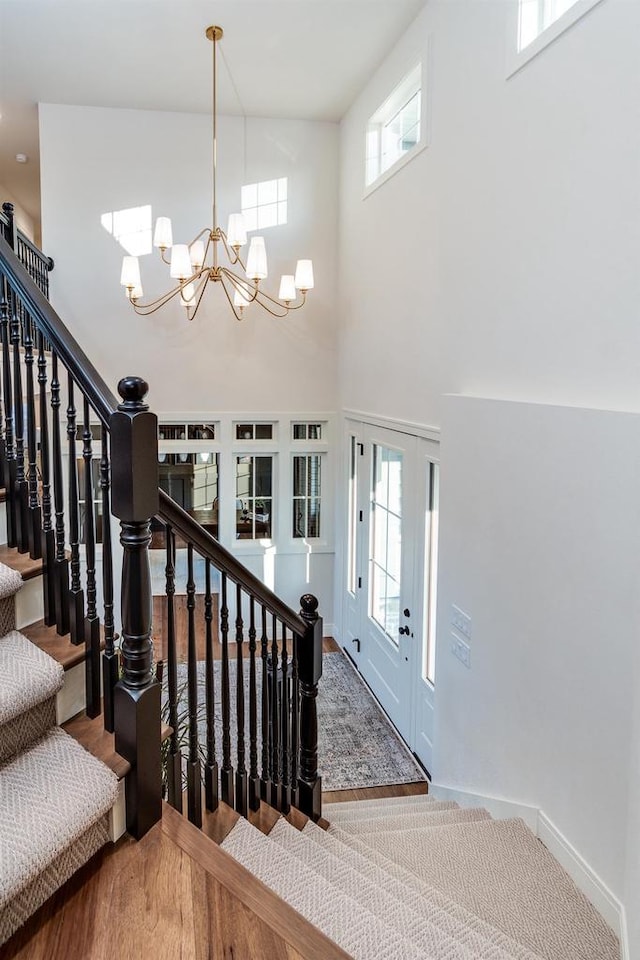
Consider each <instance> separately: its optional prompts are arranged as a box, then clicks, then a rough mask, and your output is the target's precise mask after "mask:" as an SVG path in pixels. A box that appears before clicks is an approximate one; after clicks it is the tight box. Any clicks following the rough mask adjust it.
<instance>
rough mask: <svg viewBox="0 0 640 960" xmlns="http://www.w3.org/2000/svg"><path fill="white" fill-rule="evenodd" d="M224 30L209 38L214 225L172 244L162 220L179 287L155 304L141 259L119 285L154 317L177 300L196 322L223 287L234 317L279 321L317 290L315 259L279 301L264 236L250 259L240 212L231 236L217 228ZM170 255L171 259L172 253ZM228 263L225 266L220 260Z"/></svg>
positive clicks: (126, 265)
mask: <svg viewBox="0 0 640 960" xmlns="http://www.w3.org/2000/svg"><path fill="white" fill-rule="evenodd" d="M222 36H223V31H222V27H217V26H211V27H207V30H206V37H207V39H208V40H211V42H212V44H213V89H212V103H213V166H212V195H213V209H212V226H211V227H206V228H205V229H204V230H201V231H200V233H199V234H198V235H197V237H195V238H194V239H193V240H192V241H191V243H188V244H187V243H173V233H172V228H171V220H170V219H169V217H158V219H157V220H156V225H155V230H154V235H153V245H154V247H157V249H158V250H159V252H160V256H161V257H162V260H163V262H164V263H166V264H167V266H168V267H169V276H170V277H171V278H172V280H173V281H175V283H174V286H172V288H171V289H170V290H168V291H167V292H166V293H164V294H163V295H162V296H160V297H158V298H157V299H156V300H151V301H149V302H148V303H144V302H143V301H142V297H143V290H142V284H141V280H140V265H139V262H138V258H137V257H132V256H126V257H124V258H123V261H122V273H121V276H120V283H121V285H122V286H123V287H124V288H125V290H126V294H127V297H128V299H129V302H130V303H131V306H132V307H133V309H134V310H135V312H136V313H137V314H139V315H141V316H149V315H150V314H152V313H155V312H156V310H159V309H160V308H161V307H163V306H164V305H165V304H166V303H169V301H170V300H173V299H174V297H179V298H180V303H181V304H182V306H183V307H185V309H186V311H187V319H188V320H193V318H194V317H195V315H196V313H197V312H198V308H199V307H200V304H201V303H202V299H203V297H204V294H205V291H206V289H207V286H208V285H209V283H217V284H220V286H221V287H222V289H223V290H224V293H225V296H226V298H227V300H228V302H229V306H230V307H231V309H232V311H233V313H234V316H235V317H236V319H237V320H242V318H243V311H244V309H245V308H246V307H248V306H249V305H250V304H252V303H256V304H258V305H259V306H260V307H262V308H263V309H264V310H266V311H268V312H269V313H270V314H271V315H272V316H274V317H286V316H287V314H288V313H290V311H291V310H299V309H300V307H302V306H304V304H305V301H306V296H307V293H308V291H309V290H311V289H312V288H313V265H312V262H311V260H298V262H297V265H296V271H295V274H285V275H284V276H282V278H281V280H280V289H279V292H278V296H277V298H276V297H274V296H271V295H270V294H268V293H267V292H266V291H265V290H264V288H263V286H261V284H262V281H264V280H266V279H267V253H266V248H265V243H264V237H257V236H254V237H252V239H251V243H250V244H249V250H248V253H247V256H246V261H245V260H244V259H243V257H242V255H241V252H240V251H241V250H242V248H243V247H244V246H245V244H246V242H247V233H246V229H245V225H244V219H243V216H242V214H241V213H232V214H231V216H230V217H229V224H228V228H227V232H226V233H225V232H224V230H223V229H222V228H221V227H220V226H219V225H218V205H217V193H216V167H217V145H218V111H217V87H216V84H217V56H216V54H217V50H216V48H217V45H218V42H219V41H220V40H221V39H222ZM167 254H168V255H167ZM223 259H226V263H225V262H221V261H222V260H223Z"/></svg>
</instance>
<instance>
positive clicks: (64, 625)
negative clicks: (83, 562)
mask: <svg viewBox="0 0 640 960" xmlns="http://www.w3.org/2000/svg"><path fill="white" fill-rule="evenodd" d="M51 409H52V411H53V417H52V420H53V498H54V506H55V514H56V526H55V537H56V560H55V613H56V625H57V630H58V633H59V635H60V636H64V635H65V634H67V633H69V560H68V557H67V554H66V550H65V527H64V491H63V480H62V438H61V431H60V379H59V376H58V355H57V354H56V353H55V352H54V351H52V353H51Z"/></svg>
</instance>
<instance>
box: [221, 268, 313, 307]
mask: <svg viewBox="0 0 640 960" xmlns="http://www.w3.org/2000/svg"><path fill="white" fill-rule="evenodd" d="M220 273H221V274H224V276H225V277H227V279H228V280H229V281H230V282H231V283H232V284H233V286H234V287H235V289H236V290H239V291H240V293H241V294H242V295H243V296H244V297H245V299H246V300H247V306H249V304H251V303H254V302H255V303H257V304H259V306H261V307H262V309H263V310H266V311H267V313H270V314H271V316H272V317H277V318H278V319H279V320H281V319H282V318H283V317H286V316H287V314H289V313H290V312H291V311H292V310H299V309H300V307H302V306H304V303H305V294H304V293H302V301H301V302H300V303H298V304H294V305H291V306H287V304H286V303H283V302H282V300H276V299H275V297H272V296H270V295H269V294H268V293H265V291H264V290H260V289H259V287H258V286H257V284H256V285H255V287H254V289H253V291H252V293H251V296H247V288H248V281H247V280H243V279H242V277H238V276H237V274H235V273H233V272H232V271H231V270H229V269H227V268H226V267H223V268H222V269H221V271H220ZM223 286H224V284H223ZM225 292H226V288H225ZM227 297H228V294H227ZM270 304H272V306H270ZM274 308H275V309H274ZM243 309H244V305H243ZM234 313H236V311H235V308H234ZM236 316H237V313H236Z"/></svg>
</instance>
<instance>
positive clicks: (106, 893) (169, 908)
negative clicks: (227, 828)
mask: <svg viewBox="0 0 640 960" xmlns="http://www.w3.org/2000/svg"><path fill="white" fill-rule="evenodd" d="M213 846H214V845H213V844H208V843H207V844H203V843H202V835H201V834H200V833H199V831H198V830H196V828H195V827H192V825H191V824H189V823H188V822H187V821H186V820H185V819H184V818H183V817H181V816H180V814H177V813H175V811H173V810H171V809H170V808H168V807H165V810H164V815H163V821H162V822H161V823H159V824H157V825H156V826H155V827H154V828H153V829H152V830H150V831H149V833H148V834H147V835H146V836H145V837H144V838H143V839H142V840H141V841H140V842H139V843H136V842H135V841H133V840H131V839H130V838H128V837H123V838H122V840H120V841H119V842H118V843H117V844H116V845H115V846H109V847H105V848H104V849H103V850H102V851H100V853H98V854H97V855H96V856H95V857H94V858H93V859H92V860H91V861H90V862H89V863H88V864H87V865H86V866H85V867H83V868H82V870H80V871H79V872H78V873H77V874H76V875H75V876H74V877H73V878H72V879H71V880H70V881H69V882H68V883H66V884H65V885H64V887H62V888H61V889H60V890H59V891H57V893H55V894H54V895H53V897H51V899H50V900H48V901H47V903H45V904H44V906H42V907H41V908H40V910H39V911H38V912H37V913H36V914H35V915H34V916H33V917H32V918H31V919H30V920H29V921H28V922H27V923H26V924H25V926H24V927H22V928H21V929H20V930H18V932H17V933H16V934H15V935H14V936H13V937H12V938H11V940H9V941H8V943H6V944H5V945H4V947H1V948H0V957H2V960H146V958H147V957H149V956H151V957H153V958H154V960H218V958H220V960H222V958H224V960H280V958H281V960H347V955H346V954H345V953H343V951H341V950H339V949H338V948H337V947H335V946H334V945H333V944H331V942H330V941H328V940H327V939H326V938H325V937H323V936H322V934H320V933H319V932H317V931H315V930H314V928H310V927H309V926H308V925H307V924H306V922H305V921H304V920H302V918H301V917H299V915H298V914H296V913H295V911H293V910H292V909H291V908H290V907H288V906H287V905H286V904H282V903H281V901H280V900H279V899H278V897H276V895H275V894H273V893H271V891H268V890H266V888H263V887H262V884H260V883H259V881H257V880H256V881H255V883H253V884H251V883H248V882H247V874H246V873H245V871H244V870H243V868H242V867H240V865H239V864H236V863H235V861H233V860H231V858H230V857H228V855H226V854H225V853H224V851H221V850H219V848H217V847H216V848H215V854H214V857H213V860H212V859H211V853H210V850H207V847H213ZM208 858H209V859H208ZM265 918H266V920H265ZM274 927H275V929H278V930H282V931H286V932H284V933H283V934H282V935H280V934H279V933H276V932H274ZM298 943H299V944H300V945H301V947H302V949H296V946H294V945H292V944H298Z"/></svg>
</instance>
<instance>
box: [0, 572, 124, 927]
mask: <svg viewBox="0 0 640 960" xmlns="http://www.w3.org/2000/svg"><path fill="white" fill-rule="evenodd" d="M21 586H22V578H21V577H20V575H19V574H17V573H15V571H13V570H10V569H9V568H8V567H6V566H4V565H3V564H0V624H2V626H3V627H4V636H2V637H1V638H0V823H2V829H1V830H0V944H2V943H4V942H5V941H6V940H7V939H8V938H9V937H10V936H11V935H12V934H13V933H14V931H15V930H17V928H18V927H19V926H20V925H21V924H23V923H24V922H25V920H27V918H28V917H29V916H31V914H33V913H34V912H35V911H36V910H37V909H38V907H39V906H41V904H43V903H44V901H45V900H47V899H48V898H49V897H50V896H51V895H52V893H54V892H55V890H57V889H58V887H60V886H61V885H62V884H63V883H65V881H66V880H68V879H69V877H71V876H72V875H73V874H74V873H75V872H76V870H78V869H79V868H80V867H81V866H82V865H83V864H84V863H86V862H87V860H89V859H90V857H92V856H93V854H94V853H96V852H97V850H99V849H100V847H102V846H104V844H105V843H107V842H108V840H109V811H110V809H111V807H112V806H113V804H114V803H115V800H116V795H117V785H118V782H117V778H116V777H115V775H114V774H113V773H112V772H111V771H110V770H109V769H108V768H107V767H106V766H105V765H104V764H103V763H101V762H100V761H99V760H96V759H95V758H94V757H92V756H91V755H90V754H89V753H87V751H86V750H85V749H84V748H83V747H81V746H80V745H79V744H78V743H77V742H76V741H75V740H74V739H73V738H72V737H69V736H68V735H67V734H66V733H64V731H63V730H61V729H60V727H57V726H56V725H55V714H56V694H57V693H58V692H59V690H60V689H61V687H62V685H63V683H64V672H63V669H62V667H61V666H60V665H59V664H58V663H56V661H54V660H53V659H52V658H51V657H49V656H48V654H46V653H44V652H43V651H42V650H40V649H39V648H38V647H36V646H35V644H33V643H31V641H30V640H28V639H27V638H26V637H25V636H24V635H23V634H21V633H20V632H19V631H17V630H15V629H14V627H15V606H14V596H15V593H16V592H17V590H19V589H20V587H21Z"/></svg>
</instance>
